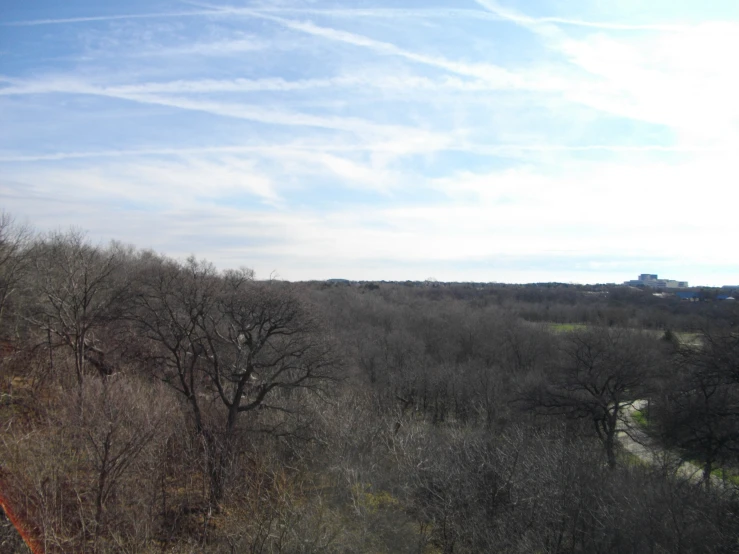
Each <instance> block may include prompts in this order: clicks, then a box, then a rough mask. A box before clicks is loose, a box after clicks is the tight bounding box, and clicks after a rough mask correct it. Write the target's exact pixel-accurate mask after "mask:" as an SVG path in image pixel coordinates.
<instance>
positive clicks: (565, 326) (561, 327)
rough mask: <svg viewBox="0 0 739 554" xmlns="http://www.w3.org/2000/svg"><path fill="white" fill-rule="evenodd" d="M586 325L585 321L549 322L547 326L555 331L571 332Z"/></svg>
mask: <svg viewBox="0 0 739 554" xmlns="http://www.w3.org/2000/svg"><path fill="white" fill-rule="evenodd" d="M586 327H587V325H586V324H585V323H550V324H549V328H550V329H551V330H552V331H554V332H555V333H572V332H573V331H579V330H581V329H585V328H586Z"/></svg>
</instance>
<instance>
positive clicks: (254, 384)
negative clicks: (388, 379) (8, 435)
mask: <svg viewBox="0 0 739 554" xmlns="http://www.w3.org/2000/svg"><path fill="white" fill-rule="evenodd" d="M137 304H138V312H137V316H136V319H137V321H138V323H139V325H140V327H141V329H142V331H143V332H144V333H145V335H146V336H147V338H148V339H149V340H150V341H151V343H152V346H153V350H152V354H151V355H150V362H151V363H152V368H153V369H154V371H155V372H156V374H157V375H159V376H160V378H162V379H163V380H164V381H166V382H167V383H169V384H171V385H172V386H173V387H174V388H175V389H176V390H177V391H179V392H180V393H181V394H182V395H183V396H184V398H185V399H186V401H187V403H188V405H189V406H190V408H191V412H192V416H193V418H194V421H195V426H196V429H197V431H198V433H200V434H201V435H202V436H203V438H204V441H205V443H206V448H207V450H208V459H209V468H208V470H209V473H210V482H211V489H212V490H211V494H212V497H213V499H214V501H216V502H219V501H220V500H221V499H222V497H223V494H224V489H223V482H224V471H225V469H226V467H227V465H228V463H229V460H230V457H231V455H232V443H233V440H234V438H235V433H236V431H237V429H238V423H239V420H240V419H241V416H242V415H243V414H245V413H257V412H259V413H260V414H262V413H268V412H275V413H280V414H284V415H290V414H291V412H292V411H293V410H294V408H295V407H296V406H297V405H298V402H297V397H295V393H297V392H299V391H312V392H319V393H320V391H321V390H322V386H323V385H325V384H326V383H327V382H329V381H331V380H333V379H335V378H336V373H335V371H336V367H337V359H336V356H335V354H334V350H333V346H332V344H331V342H330V341H328V340H327V338H326V333H325V331H324V330H323V328H322V327H321V325H320V323H319V321H318V320H317V318H315V317H314V316H313V315H312V313H311V311H310V309H309V308H308V307H307V305H305V303H304V302H303V301H302V300H300V299H299V298H298V296H297V295H296V294H295V292H294V291H293V290H292V289H291V288H290V286H288V285H286V284H283V283H280V282H277V281H269V282H265V283H259V282H255V281H254V280H253V275H252V273H251V272H250V271H249V270H241V271H230V272H226V273H225V274H223V275H220V274H219V273H218V272H217V271H216V270H215V268H214V267H213V266H212V265H211V264H209V263H207V262H198V261H196V260H195V259H194V258H190V259H189V260H188V261H187V262H185V263H184V264H179V263H175V262H171V261H167V260H161V259H157V260H153V261H152V262H150V263H149V266H148V268H146V269H144V270H143V273H142V283H141V288H140V292H139V294H138V296H137ZM213 401H218V402H219V403H220V405H221V406H222V408H224V409H225V414H224V415H225V418H224V421H223V422H222V423H217V422H216V423H215V424H213V422H210V423H209V422H206V420H205V416H204V404H207V405H211V404H212V402H213ZM216 419H218V418H216ZM269 430H270V431H271V432H276V431H277V430H278V429H277V428H276V427H274V426H272V427H271V428H270V429H269Z"/></svg>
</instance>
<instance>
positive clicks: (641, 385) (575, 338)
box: [522, 327, 661, 467]
mask: <svg viewBox="0 0 739 554" xmlns="http://www.w3.org/2000/svg"><path fill="white" fill-rule="evenodd" d="M655 346H656V341H655V340H654V339H653V338H651V337H648V336H646V335H643V334H640V333H634V332H630V331H626V330H622V329H609V328H606V327H592V328H588V329H585V330H582V331H574V332H572V333H569V334H568V335H566V336H565V337H563V338H562V345H561V348H560V352H559V356H558V359H556V360H555V361H554V363H553V364H552V367H551V368H550V373H549V375H548V376H547V379H546V380H545V382H544V383H541V384H539V385H538V386H536V387H534V388H533V389H532V390H529V391H527V392H526V394H525V395H524V397H523V398H522V400H523V401H524V403H525V405H528V406H529V407H530V408H533V409H534V410H535V411H537V412H539V413H543V414H548V415H562V416H566V417H568V418H572V419H582V420H586V421H589V422H590V423H591V424H592V426H593V429H594V431H595V433H596V435H597V436H598V439H599V440H600V441H601V443H602V445H603V449H604V452H605V455H606V459H607V461H608V465H609V466H610V467H614V466H615V465H616V448H617V441H616V435H617V432H618V429H619V427H620V425H619V424H620V423H622V422H624V418H623V410H624V408H625V407H627V406H630V405H631V404H633V403H634V401H635V400H638V399H639V398H643V397H644V395H645V394H646V392H647V389H648V386H649V384H650V376H651V375H654V374H655V371H656V370H657V369H658V368H659V367H660V364H661V359H660V357H659V351H658V349H657V348H656V347H655Z"/></svg>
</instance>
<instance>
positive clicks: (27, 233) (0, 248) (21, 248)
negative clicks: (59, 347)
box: [0, 212, 32, 323]
mask: <svg viewBox="0 0 739 554" xmlns="http://www.w3.org/2000/svg"><path fill="white" fill-rule="evenodd" d="M31 236H32V235H31V230H30V228H29V227H28V226H26V225H19V224H18V223H17V222H16V221H15V220H14V219H13V217H12V216H11V215H10V214H8V213H7V212H0V323H2V322H3V321H4V316H5V313H6V308H7V306H8V303H9V301H10V299H11V298H12V296H13V295H14V294H15V293H16V292H17V290H18V286H19V284H20V282H21V280H22V279H23V276H24V272H25V269H26V268H27V267H28V261H29V256H28V253H29V250H28V247H29V244H30V241H31Z"/></svg>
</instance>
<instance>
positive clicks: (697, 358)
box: [654, 329, 739, 487]
mask: <svg viewBox="0 0 739 554" xmlns="http://www.w3.org/2000/svg"><path fill="white" fill-rule="evenodd" d="M700 338H701V340H700V344H697V345H696V344H693V345H685V346H681V347H680V349H679V350H678V352H677V355H676V360H675V365H676V369H677V371H676V375H675V376H674V378H673V379H672V380H671V381H670V382H669V383H668V384H667V388H666V390H665V391H664V394H663V395H662V396H661V397H660V398H658V399H657V401H656V402H655V409H654V413H655V416H656V417H655V418H654V423H655V426H656V428H657V430H658V432H659V434H660V435H661V438H662V440H663V441H665V442H666V444H667V445H668V446H670V447H673V448H677V449H679V450H680V451H682V452H683V453H684V455H685V456H686V457H688V458H690V459H694V460H699V461H700V462H701V463H702V464H703V482H704V484H705V485H706V487H708V486H710V484H711V473H712V472H713V470H714V468H715V467H716V465H717V464H719V463H724V464H726V463H729V464H735V463H736V461H737V458H739V338H737V335H736V333H734V332H733V329H709V330H705V331H704V332H703V333H701V336H700Z"/></svg>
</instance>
